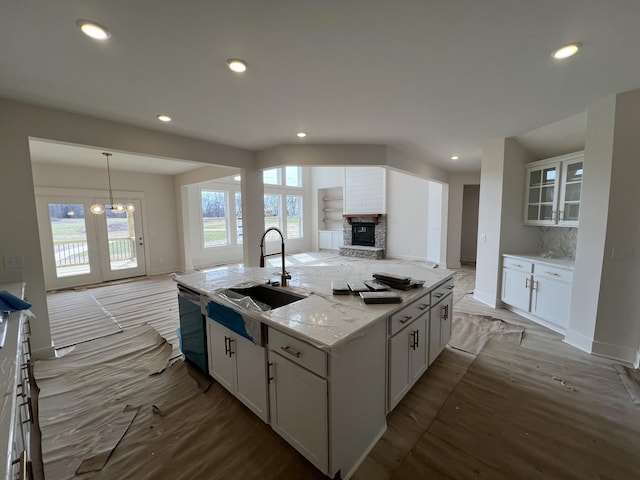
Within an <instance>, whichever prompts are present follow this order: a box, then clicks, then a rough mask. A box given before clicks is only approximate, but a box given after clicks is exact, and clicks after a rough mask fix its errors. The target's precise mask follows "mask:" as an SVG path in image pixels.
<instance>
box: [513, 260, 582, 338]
mask: <svg viewBox="0 0 640 480" xmlns="http://www.w3.org/2000/svg"><path fill="white" fill-rule="evenodd" d="M572 281H573V269H572V268H570V267H560V266H556V265H551V264H550V263H549V262H548V261H542V260H541V261H535V260H532V259H530V258H521V257H514V256H503V266H502V295H501V300H502V301H503V302H504V303H505V304H507V306H508V307H509V308H510V309H511V310H513V311H515V312H517V313H519V314H521V315H523V316H525V317H527V318H529V319H530V320H533V321H535V322H538V323H540V324H542V325H545V326H547V327H549V328H551V329H552V330H555V331H557V332H560V333H566V330H567V328H568V326H569V308H570V301H571V285H572Z"/></svg>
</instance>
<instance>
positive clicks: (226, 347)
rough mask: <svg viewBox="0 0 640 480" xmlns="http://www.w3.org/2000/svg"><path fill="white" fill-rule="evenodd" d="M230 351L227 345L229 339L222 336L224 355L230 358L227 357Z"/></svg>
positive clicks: (229, 346)
mask: <svg viewBox="0 0 640 480" xmlns="http://www.w3.org/2000/svg"><path fill="white" fill-rule="evenodd" d="M230 350H231V345H229V337H227V336H226V335H225V336H224V354H225V355H227V356H230V355H229V351H230Z"/></svg>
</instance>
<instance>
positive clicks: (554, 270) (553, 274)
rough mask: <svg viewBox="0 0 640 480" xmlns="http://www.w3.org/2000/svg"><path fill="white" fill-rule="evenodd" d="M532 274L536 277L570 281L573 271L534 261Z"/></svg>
mask: <svg viewBox="0 0 640 480" xmlns="http://www.w3.org/2000/svg"><path fill="white" fill-rule="evenodd" d="M533 274H534V275H535V276H536V277H546V278H553V279H554V280H558V281H561V282H567V283H572V282H573V271H571V270H566V269H564V268H558V267H551V266H549V265H542V264H538V263H536V265H535V269H534V270H533Z"/></svg>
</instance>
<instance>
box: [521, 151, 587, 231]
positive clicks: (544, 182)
mask: <svg viewBox="0 0 640 480" xmlns="http://www.w3.org/2000/svg"><path fill="white" fill-rule="evenodd" d="M583 161H584V152H576V153H571V154H568V155H562V156H559V157H554V158H550V159H547V160H540V161H538V162H532V163H529V164H527V165H526V167H527V173H526V184H525V207H524V223H525V224H526V225H557V226H577V225H578V216H579V211H580V194H581V187H582V173H583Z"/></svg>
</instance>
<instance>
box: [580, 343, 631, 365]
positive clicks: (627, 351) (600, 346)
mask: <svg viewBox="0 0 640 480" xmlns="http://www.w3.org/2000/svg"><path fill="white" fill-rule="evenodd" d="M591 353H593V354H594V355H599V356H601V357H607V358H611V359H613V360H619V361H621V362H628V363H631V364H635V365H637V361H638V352H637V351H636V350H634V349H633V347H625V346H624V345H613V344H611V343H604V342H593V347H592V350H591Z"/></svg>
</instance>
